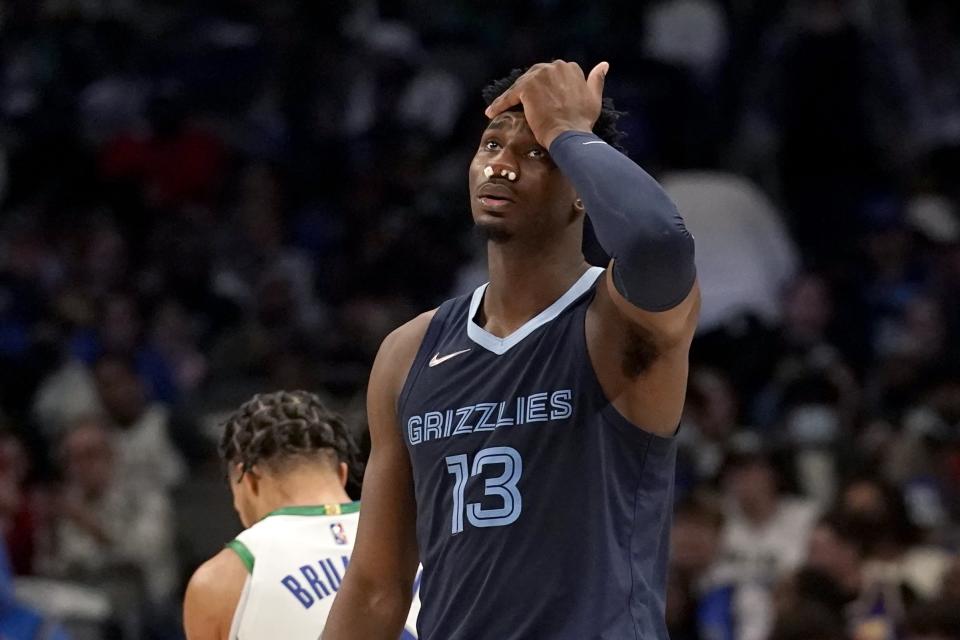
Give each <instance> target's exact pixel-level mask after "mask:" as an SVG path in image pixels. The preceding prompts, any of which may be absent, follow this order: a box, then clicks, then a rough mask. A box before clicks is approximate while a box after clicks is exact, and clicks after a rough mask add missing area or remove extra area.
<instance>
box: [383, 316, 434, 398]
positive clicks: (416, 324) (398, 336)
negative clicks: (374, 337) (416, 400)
mask: <svg viewBox="0 0 960 640" xmlns="http://www.w3.org/2000/svg"><path fill="white" fill-rule="evenodd" d="M436 313H437V310H436V309H431V310H430V311H425V312H423V313H421V314H420V315H418V316H417V317H416V318H414V319H412V320H410V321H408V322H406V323H404V324H402V325H400V326H399V327H397V328H396V329H394V330H393V331H391V332H390V334H389V335H388V336H387V337H386V338H384V339H383V342H382V343H381V345H380V350H379V352H378V353H377V359H376V361H375V362H374V365H373V372H371V380H370V386H371V389H373V388H374V385H385V386H386V389H383V388H382V387H381V389H379V390H385V391H388V392H390V393H391V394H392V395H398V394H399V393H400V390H401V389H402V388H403V385H404V382H406V378H407V374H408V373H409V372H410V367H411V366H412V365H413V361H414V360H415V359H416V357H417V352H418V351H419V350H420V345H421V344H422V343H423V338H424V336H425V335H426V333H427V329H428V328H429V327H430V321H431V320H433V316H434V315H435V314H436Z"/></svg>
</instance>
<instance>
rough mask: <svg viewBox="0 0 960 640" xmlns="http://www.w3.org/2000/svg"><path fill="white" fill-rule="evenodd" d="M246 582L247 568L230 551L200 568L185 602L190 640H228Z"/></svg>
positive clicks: (185, 629) (188, 588)
mask: <svg viewBox="0 0 960 640" xmlns="http://www.w3.org/2000/svg"><path fill="white" fill-rule="evenodd" d="M246 580H247V568H246V567H245V566H244V565H243V562H242V561H241V560H240V558H238V557H237V554H236V553H234V552H233V551H231V550H229V549H224V550H223V551H221V552H220V553H218V554H217V555H215V556H214V557H213V558H211V559H210V560H207V561H206V562H205V563H203V564H202V565H200V567H199V568H198V569H197V570H196V571H195V572H194V574H193V577H191V578H190V583H189V584H188V585H187V593H186V595H185V596H184V599H183V627H184V631H185V632H186V636H187V640H228V636H229V634H230V625H231V623H232V622H233V615H234V612H235V611H236V609H237V604H238V603H239V602H240V596H241V594H242V593H243V587H244V584H246Z"/></svg>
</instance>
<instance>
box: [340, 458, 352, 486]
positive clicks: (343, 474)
mask: <svg viewBox="0 0 960 640" xmlns="http://www.w3.org/2000/svg"><path fill="white" fill-rule="evenodd" d="M349 473H350V469H349V468H348V467H347V463H346V462H341V463H339V464H338V465H337V477H339V478H340V486H341V487H345V486H347V475H349Z"/></svg>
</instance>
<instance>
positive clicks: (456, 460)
mask: <svg viewBox="0 0 960 640" xmlns="http://www.w3.org/2000/svg"><path fill="white" fill-rule="evenodd" d="M446 461H447V471H448V472H450V473H451V474H452V475H453V479H454V482H453V518H452V523H451V525H452V533H460V532H461V531H463V514H464V512H466V514H467V520H468V521H469V522H470V524H472V525H473V526H475V527H505V526H507V525H508V524H512V523H514V522H516V520H517V518H519V517H520V511H522V510H523V499H522V498H521V497H520V492H519V491H518V490H517V482H518V481H519V480H520V474H522V473H523V459H522V458H520V454H519V453H518V452H517V450H516V449H514V448H512V447H488V448H486V449H481V450H480V451H478V452H477V455H476V457H474V459H473V471H472V472H471V471H470V460H469V458H468V457H467V454H465V453H461V454H460V455H456V456H447V458H446ZM492 465H503V473H501V474H500V475H499V476H497V477H495V478H487V479H486V480H485V481H484V487H485V495H488V496H495V497H497V498H499V499H500V500H501V501H502V502H503V504H502V505H501V506H499V507H484V506H483V505H481V504H480V503H479V502H470V503H467V504H466V505H464V503H463V499H464V498H463V494H464V491H465V489H466V487H467V478H468V477H470V476H478V475H480V474H481V473H482V472H483V468H484V467H486V466H492Z"/></svg>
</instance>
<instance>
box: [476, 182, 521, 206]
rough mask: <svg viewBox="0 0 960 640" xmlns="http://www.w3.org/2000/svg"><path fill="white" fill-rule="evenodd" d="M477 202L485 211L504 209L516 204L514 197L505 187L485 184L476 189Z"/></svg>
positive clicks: (490, 183)
mask: <svg viewBox="0 0 960 640" xmlns="http://www.w3.org/2000/svg"><path fill="white" fill-rule="evenodd" d="M477 200H479V201H480V204H481V205H483V207H484V208H486V209H494V210H497V209H504V208H506V207H509V206H510V205H512V204H514V203H515V202H516V195H515V194H514V193H513V190H512V189H510V188H509V187H507V186H506V185H502V184H496V183H494V182H486V183H484V184H482V185H480V188H478V189H477Z"/></svg>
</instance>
